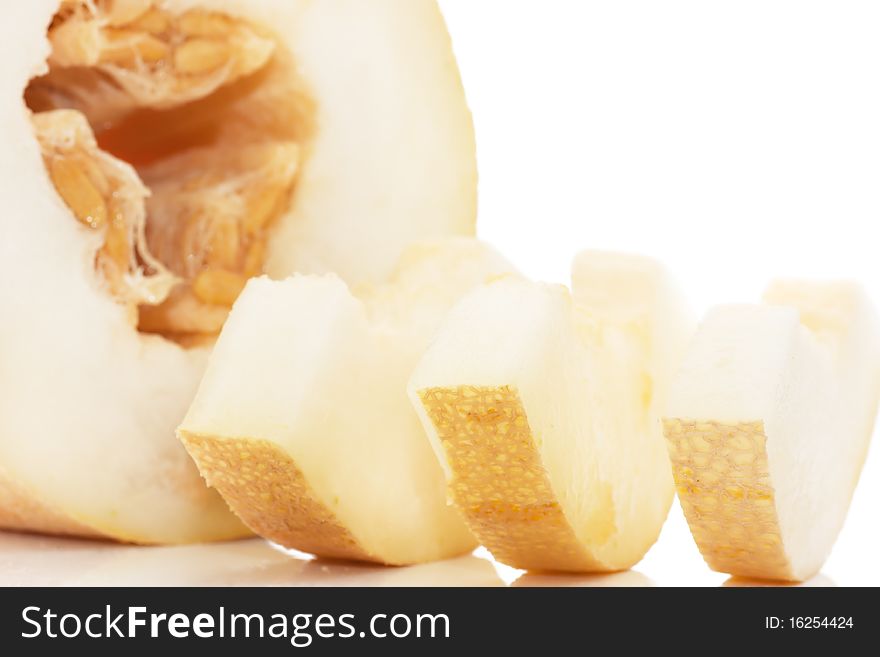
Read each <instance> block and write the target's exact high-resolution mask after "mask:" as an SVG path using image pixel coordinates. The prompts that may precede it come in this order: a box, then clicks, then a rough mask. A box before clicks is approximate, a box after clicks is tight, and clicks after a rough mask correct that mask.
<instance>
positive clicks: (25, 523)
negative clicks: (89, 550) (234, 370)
mask: <svg viewBox="0 0 880 657" xmlns="http://www.w3.org/2000/svg"><path fill="white" fill-rule="evenodd" d="M7 10H8V11H7V15H6V19H7V20H5V21H4V22H3V25H2V26H0V38H2V41H3V44H4V52H5V53H6V54H7V57H5V58H4V60H3V63H2V67H0V95H2V97H4V98H6V101H5V102H4V103H3V107H4V109H3V110H2V111H3V122H2V125H3V130H4V131H5V132H4V141H3V143H4V148H3V149H2V154H0V201H2V203H3V207H4V213H3V219H2V222H3V239H2V240H0V263H2V264H0V273H2V280H3V282H2V283H0V308H2V309H3V313H4V315H3V316H4V321H3V322H2V328H0V527H12V528H17V529H25V530H27V529H30V530H39V531H46V532H63V533H74V534H84V535H99V536H107V537H114V538H118V539H124V540H129V541H137V542H147V543H150V542H185V541H198V540H210V539H223V538H229V537H234V536H240V535H242V534H245V533H247V530H246V529H245V528H244V527H243V526H242V525H241V523H240V522H239V521H238V520H236V519H235V517H234V516H233V515H232V514H231V513H230V512H229V511H228V509H227V508H226V505H225V504H224V503H223V501H222V500H221V498H220V497H219V496H218V495H216V493H214V492H211V491H209V490H208V488H207V487H205V486H204V483H203V482H202V481H201V479H200V478H199V476H198V472H197V470H196V468H195V467H194V466H193V465H192V463H191V462H190V459H189V458H188V456H187V454H186V452H185V450H184V449H183V448H182V446H181V445H180V442H179V441H178V440H176V439H175V437H174V429H175V427H176V426H177V425H178V423H179V422H180V420H181V418H182V417H183V415H184V414H185V411H186V408H187V407H188V405H189V403H190V401H191V400H192V396H193V395H194V393H195V390H196V386H197V384H198V381H199V379H200V377H201V374H202V371H203V368H204V364H205V362H206V359H207V356H208V351H209V350H208V348H209V347H210V345H211V344H212V343H213V341H214V340H215V338H216V335H217V333H218V332H219V330H220V328H221V327H222V325H223V322H224V321H225V319H226V317H227V315H228V313H229V308H230V307H231V305H232V303H233V302H234V300H235V299H236V297H237V296H238V294H239V292H240V291H241V289H242V288H243V286H244V285H245V283H246V281H247V279H248V278H249V277H252V276H255V275H259V274H264V273H265V274H268V275H270V276H272V277H285V276H287V275H289V274H291V273H293V272H306V273H324V272H337V273H338V274H339V275H340V276H341V277H342V278H343V279H344V280H346V281H347V282H349V283H352V284H358V283H360V282H363V281H379V280H383V279H384V278H385V277H387V276H388V275H389V274H390V272H391V271H392V269H393V267H394V264H395V262H396V261H397V260H398V258H399V256H400V254H401V252H402V250H403V248H404V246H405V245H407V244H409V243H410V242H412V241H414V240H420V239H433V238H435V237H438V236H445V235H458V234H465V235H468V234H472V233H473V229H474V217H475V193H476V180H475V156H474V139H473V131H472V126H471V121H470V115H469V112H468V109H467V106H466V104H465V101H464V96H463V92H462V88H461V84H460V80H459V77H458V72H457V69H456V65H455V60H454V58H453V55H452V51H451V47H450V42H449V37H448V35H447V33H446V30H445V26H444V23H443V20H442V17H441V15H440V13H439V10H438V8H437V6H436V4H435V3H434V2H433V0H371V2H369V3H365V2H361V1H360V0H319V1H309V0H63V1H62V0H34V1H29V2H21V3H16V4H15V6H14V7H7ZM22 96H24V101H22V100H21V99H22ZM302 321H304V322H308V321H309V320H308V318H303V319H302Z"/></svg>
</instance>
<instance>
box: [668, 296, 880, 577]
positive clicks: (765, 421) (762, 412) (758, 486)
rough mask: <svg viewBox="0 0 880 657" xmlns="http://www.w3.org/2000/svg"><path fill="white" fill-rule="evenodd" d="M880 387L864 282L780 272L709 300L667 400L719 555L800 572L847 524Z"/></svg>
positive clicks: (707, 536) (680, 472) (707, 548)
mask: <svg viewBox="0 0 880 657" xmlns="http://www.w3.org/2000/svg"><path fill="white" fill-rule="evenodd" d="M878 395H880V332H878V323H877V316H876V314H875V312H874V310H873V308H872V307H871V304H870V303H869V301H868V299H867V297H866V296H865V294H864V292H863V291H862V290H861V289H860V288H859V287H858V286H857V285H855V284H850V283H843V282H841V283H820V282H798V281H782V282H777V283H774V284H772V285H771V286H770V287H769V288H768V290H767V292H766V294H765V296H764V304H762V305H738V306H720V307H718V308H715V309H713V310H712V311H710V312H709V313H708V315H707V316H706V318H705V319H704V320H703V322H702V324H701V326H700V328H699V330H698V331H697V334H696V337H695V338H694V340H693V343H692V344H691V345H690V348H689V350H688V353H687V356H686V357H685V359H684V361H683V364H682V366H681V369H680V370H679V372H678V374H677V376H676V379H675V383H674V385H673V391H672V395H671V398H670V403H669V406H668V407H667V409H666V410H665V412H664V415H665V417H664V420H663V423H664V432H665V435H666V439H667V442H668V445H669V450H670V456H671V459H672V464H673V472H674V475H675V480H676V486H677V489H678V495H679V499H680V500H681V505H682V508H683V510H684V512H685V516H686V517H687V519H688V523H689V524H690V528H691V532H692V534H693V536H694V539H695V540H696V542H697V545H698V546H699V548H700V551H701V552H702V554H703V557H704V558H705V560H706V562H707V563H708V564H709V566H710V567H711V568H712V569H714V570H718V571H721V572H726V573H731V574H733V575H738V576H742V577H754V578H764V579H775V580H793V581H801V580H804V579H807V578H809V577H811V576H812V575H814V574H815V573H817V572H818V571H819V569H820V568H821V567H822V564H823V563H824V561H825V559H826V558H827V556H828V553H829V552H830V550H831V547H832V545H833V544H834V541H835V539H836V538H837V535H838V534H839V532H840V530H841V527H842V526H843V522H844V519H845V517H846V512H847V509H848V507H849V503H850V499H851V498H852V494H853V491H854V489H855V486H856V483H857V481H858V478H859V473H860V471H861V468H862V464H863V463H864V461H865V456H866V454H867V449H868V443H869V440H870V437H871V433H872V430H873V425H874V418H875V415H876V412H877V403H878Z"/></svg>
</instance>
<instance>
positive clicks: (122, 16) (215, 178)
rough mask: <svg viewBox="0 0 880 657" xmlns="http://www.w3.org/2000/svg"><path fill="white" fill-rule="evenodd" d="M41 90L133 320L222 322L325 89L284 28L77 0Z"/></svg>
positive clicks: (65, 16)
mask: <svg viewBox="0 0 880 657" xmlns="http://www.w3.org/2000/svg"><path fill="white" fill-rule="evenodd" d="M48 37H49V41H50V44H51V48H52V50H51V55H50V57H49V60H48V64H49V71H48V73H47V74H45V75H43V76H41V77H39V78H36V79H34V80H32V81H31V83H30V85H29V86H28V88H27V90H26V92H25V99H26V102H27V104H28V106H29V107H30V109H31V110H32V111H33V112H34V114H33V119H32V121H33V126H34V129H35V133H36V136H37V139H38V141H39V143H40V147H41V151H42V153H43V159H44V162H45V164H46V167H47V169H48V172H49V175H50V177H51V179H52V182H53V183H54V185H55V188H56V190H57V191H58V193H59V195H60V196H61V198H62V199H63V200H64V202H65V203H66V204H67V206H68V207H69V208H70V210H71V212H72V214H73V215H74V216H75V218H76V219H77V220H78V221H79V222H80V223H81V224H82V225H83V226H84V230H86V231H90V232H93V233H96V234H98V235H100V238H94V239H96V245H97V251H96V255H95V271H96V275H97V280H98V282H99V283H100V284H101V285H103V286H105V287H106V289H107V291H108V293H109V294H111V295H112V296H113V298H114V299H115V300H117V301H118V302H119V303H120V304H123V305H124V306H125V307H126V308H127V309H128V311H129V313H130V318H131V322H132V325H133V326H137V328H138V329H139V330H140V331H142V332H146V333H157V334H161V335H163V336H165V337H167V338H169V339H174V340H176V341H178V342H180V343H182V344H187V345H189V344H200V343H201V342H203V341H204V340H205V339H210V338H212V337H213V336H214V335H216V334H217V333H218V332H219V330H220V328H221V327H222V325H223V322H224V321H225V319H226V316H227V314H228V311H229V308H230V307H231V305H232V303H233V302H234V301H235V299H236V298H237V297H238V294H239V292H240V291H241V290H242V288H243V287H244V284H245V282H246V280H247V279H248V278H250V277H252V276H256V275H258V274H260V273H262V270H263V264H264V253H265V248H266V243H267V240H268V239H269V237H270V232H271V230H272V227H273V225H274V224H275V223H276V222H277V221H278V219H279V217H280V216H281V215H283V214H284V213H285V212H286V210H287V209H288V208H289V207H290V203H291V197H292V193H293V188H294V182H295V179H296V174H297V169H298V165H299V162H300V157H301V145H302V144H303V143H304V141H305V140H306V138H307V136H308V135H307V130H308V125H309V123H310V103H309V102H308V100H307V97H306V95H305V94H304V93H303V91H302V90H301V89H298V88H296V76H295V75H294V71H293V64H292V62H291V58H290V56H289V54H288V53H287V52H285V51H284V49H283V48H282V47H281V46H280V42H279V41H278V40H277V39H276V38H275V37H274V36H273V35H272V33H271V32H270V31H269V30H267V29H265V28H263V27H261V26H257V25H254V24H252V23H250V22H248V21H244V20H242V19H239V18H235V17H232V16H227V15H224V14H220V13H217V12H211V11H206V10H201V9H190V10H188V11H186V12H184V13H181V14H173V13H170V12H169V11H168V10H166V9H164V8H163V7H162V3H160V2H153V1H151V0H63V1H62V2H61V5H60V8H59V11H58V13H57V14H56V15H55V17H54V19H53V21H52V23H51V25H50V26H49V29H48Z"/></svg>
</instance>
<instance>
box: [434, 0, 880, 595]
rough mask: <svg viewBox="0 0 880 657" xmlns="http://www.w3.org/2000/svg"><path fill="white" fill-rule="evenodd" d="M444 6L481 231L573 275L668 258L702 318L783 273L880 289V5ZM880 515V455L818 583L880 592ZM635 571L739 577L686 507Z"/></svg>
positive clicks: (533, 265) (476, 2)
mask: <svg viewBox="0 0 880 657" xmlns="http://www.w3.org/2000/svg"><path fill="white" fill-rule="evenodd" d="M441 5H442V8H443V10H444V13H445V15H446V19H447V22H448V24H449V29H450V32H451V34H452V38H453V42H454V44H455V49H456V53H457V55H458V59H459V65H460V67H461V71H462V76H463V78H464V83H465V88H466V90H467V94H468V99H469V101H470V104H471V107H472V110H473V113H474V119H475V121H476V129H477V141H478V149H479V161H480V172H481V184H480V194H481V196H480V224H479V225H480V232H481V235H482V237H483V238H485V239H487V240H489V241H491V242H493V243H495V244H497V245H498V246H499V247H500V248H501V249H502V250H503V251H504V252H505V253H506V254H507V255H509V256H510V257H511V258H512V259H513V260H514V262H516V263H517V264H518V265H519V266H520V267H521V269H522V270H523V271H524V272H525V273H527V274H528V275H530V276H532V277H535V278H539V279H543V280H550V281H554V282H567V279H568V267H569V262H570V259H571V257H572V255H573V254H574V253H575V252H576V251H577V250H578V249H581V248H610V249H622V250H627V251H637V252H642V253H646V254H650V255H654V256H657V257H659V258H661V259H663V260H664V261H665V262H666V263H667V264H668V265H669V267H670V268H672V269H673V271H674V272H675V273H676V275H677V277H678V279H679V281H680V283H681V284H682V286H683V287H684V289H685V291H686V293H687V294H688V296H689V298H690V300H691V302H692V304H693V307H694V310H695V312H697V313H699V314H702V312H703V311H704V310H705V308H707V307H708V306H709V305H712V304H715V303H723V302H731V301H756V300H758V298H759V297H760V294H761V291H762V288H763V287H764V285H765V284H766V283H767V281H768V280H769V279H770V278H772V277H773V276H778V275H793V276H808V277H809V276H812V277H819V276H822V277H855V278H858V279H860V280H861V281H862V282H863V283H864V284H865V285H866V286H868V288H869V289H870V291H871V293H872V295H873V296H874V298H875V299H877V298H878V296H880V265H878V261H877V257H878V256H877V254H878V251H880V243H878V230H877V224H878V221H880V184H878V183H880V38H878V34H880V4H878V3H872V2H830V1H827V2H809V1H803V0H800V1H798V2H779V1H774V0H760V1H744V0H739V1H738V2H711V1H710V2H707V1H706V0H702V1H699V2H698V1H690V2H678V1H668V0H667V1H664V2H656V1H653V2H652V1H641V2H632V1H621V0H615V1H611V0H609V1H605V2H590V1H584V0H568V1H566V0H542V1H541V2H538V1H537V0H441ZM829 439H833V437H831V436H829ZM878 504H880V447H878V446H877V445H875V446H874V449H873V450H872V453H871V455H870V457H869V459H868V463H867V465H866V467H865V470H864V472H863V475H862V480H861V483H860V485H859V488H858V490H857V491H856V496H855V499H854V502H853V506H852V509H851V511H850V515H849V518H848V520H847V523H846V526H845V527H844V530H843V533H842V534H841V536H840V539H839V541H838V543H837V545H836V547H835V549H834V552H833V554H832V556H831V558H830V559H829V560H828V562H827V565H826V567H825V568H824V570H823V577H822V579H820V580H819V581H817V582H813V583H822V584H826V585H827V584H830V583H835V584H838V585H862V584H866V585H867V584H870V585H880V566H878V565H877V561H876V556H875V555H876V553H877V551H878V549H880V545H878V541H880V529H878V525H880V522H878V521H880V512H878ZM636 570H637V571H639V572H640V573H642V574H643V575H645V576H646V577H647V578H650V580H652V581H653V582H654V583H655V584H658V585H676V584H683V585H699V584H710V585H711V584H717V583H721V582H723V581H724V580H725V579H726V578H725V577H724V576H723V575H718V574H716V573H711V572H710V571H709V570H708V569H707V568H706V566H705V565H704V564H703V561H702V559H701V557H700V555H699V553H698V552H697V550H696V548H695V546H694V544H693V542H692V540H691V538H690V535H689V533H688V531H687V527H686V524H685V522H684V520H683V517H682V515H681V512H680V510H679V508H678V504H677V502H676V503H675V505H674V507H673V510H672V513H671V515H670V518H669V521H668V522H667V524H666V526H665V528H664V531H663V534H662V536H661V538H660V541H659V542H658V544H657V545H656V546H655V547H654V548H653V549H652V550H651V552H650V553H649V554H648V555H647V557H646V558H645V560H644V561H643V562H642V563H641V564H639V566H637V568H636Z"/></svg>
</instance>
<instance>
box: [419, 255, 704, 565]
mask: <svg viewBox="0 0 880 657" xmlns="http://www.w3.org/2000/svg"><path fill="white" fill-rule="evenodd" d="M687 327H688V322H687V318H686V314H685V313H684V312H683V306H682V304H681V303H680V301H679V299H678V296H677V293H676V291H675V289H674V288H673V286H672V285H671V284H670V282H669V280H668V278H667V275H666V274H665V272H664V270H663V269H662V267H660V266H659V265H658V264H657V263H655V262H654V261H652V260H649V259H646V258H642V257H638V256H629V255H617V254H607V253H596V252H586V253H584V254H582V255H580V256H579V257H578V258H577V259H576V260H575V263H574V272H573V291H572V293H569V291H568V290H567V289H566V288H564V287H561V286H552V285H543V284H536V283H530V282H524V281H519V280H503V281H498V282H496V283H494V284H492V285H490V286H487V287H486V288H484V289H481V290H477V291H475V292H474V293H473V294H471V295H468V296H467V297H466V298H465V299H463V300H462V301H461V302H460V303H459V304H458V305H457V306H456V307H455V308H454V309H453V310H452V311H451V313H450V315H449V316H448V318H447V320H446V321H445V322H444V324H443V327H442V328H441V329H440V331H439V332H438V337H437V338H436V340H435V341H434V342H433V344H432V346H431V348H430V349H429V350H428V351H427V352H426V354H425V356H424V357H423V358H422V360H421V361H420V363H419V365H418V367H417V368H416V370H415V373H414V374H413V376H412V379H411V381H410V384H409V389H410V395H411V398H412V401H413V403H414V405H415V407H416V409H417V410H418V412H419V413H420V416H421V417H422V419H423V423H424V426H425V428H426V430H427V432H428V435H429V436H430V439H431V441H432V443H433V445H434V448H435V450H436V452H437V454H438V456H439V457H440V460H441V462H442V464H443V467H444V469H445V472H446V477H447V482H448V491H449V496H450V498H451V499H452V501H453V502H454V503H455V505H456V506H457V507H458V509H459V510H460V511H461V513H462V514H463V516H464V518H465V520H466V521H467V524H468V526H469V527H470V529H471V531H472V532H473V533H474V535H475V536H476V537H477V539H478V540H479V541H480V542H481V543H482V544H483V545H485V546H486V547H487V548H488V549H489V550H490V551H491V552H492V555H493V556H494V557H495V558H496V559H498V560H499V561H502V562H504V563H506V564H509V565H511V566H514V567H517V568H525V569H532V570H554V571H582V572H591V571H596V572H601V571H613V570H621V569H625V568H628V567H630V566H632V565H633V564H635V563H636V562H637V561H639V560H640V559H641V558H642V556H643V555H644V553H645V552H646V551H647V550H648V548H649V547H650V546H651V545H652V544H653V543H654V541H655V540H656V538H657V535H658V534H659V532H660V528H661V526H662V525H663V522H664V520H665V518H666V515H667V513H668V511H669V506H670V503H671V501H672V496H673V484H672V477H671V476H670V473H669V472H668V468H669V460H668V458H667V456H666V449H665V445H664V443H663V437H662V435H661V431H660V422H659V415H658V413H659V408H660V406H661V404H662V403H663V402H664V400H665V394H666V387H667V383H668V379H669V375H670V370H671V368H672V364H673V363H674V362H675V359H676V357H677V354H679V353H680V352H681V350H682V349H683V345H684V342H685V341H686V339H687V330H688V328H687Z"/></svg>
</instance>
